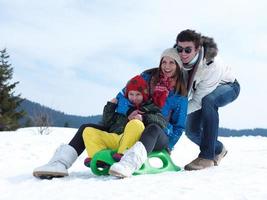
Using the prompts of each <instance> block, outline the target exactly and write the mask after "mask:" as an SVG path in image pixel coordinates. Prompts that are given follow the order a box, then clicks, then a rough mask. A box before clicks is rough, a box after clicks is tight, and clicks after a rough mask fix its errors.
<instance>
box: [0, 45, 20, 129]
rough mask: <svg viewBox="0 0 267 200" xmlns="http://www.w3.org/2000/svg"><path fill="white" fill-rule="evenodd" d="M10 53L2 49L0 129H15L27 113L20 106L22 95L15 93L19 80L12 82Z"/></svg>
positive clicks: (0, 55)
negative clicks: (9, 61) (19, 108)
mask: <svg viewBox="0 0 267 200" xmlns="http://www.w3.org/2000/svg"><path fill="white" fill-rule="evenodd" d="M8 58H9V55H8V54H7V52H6V49H3V50H2V51H0V131H8V130H15V129H17V128H18V127H19V119H20V118H22V117H23V116H24V115H25V112H24V111H23V110H18V109H17V108H18V106H19V105H20V103H21V102H22V101H23V100H22V99H21V98H20V95H17V96H16V95H14V89H15V87H16V85H17V84H18V83H19V82H15V83H10V80H11V79H12V77H13V68H12V67H11V64H9V63H8Z"/></svg>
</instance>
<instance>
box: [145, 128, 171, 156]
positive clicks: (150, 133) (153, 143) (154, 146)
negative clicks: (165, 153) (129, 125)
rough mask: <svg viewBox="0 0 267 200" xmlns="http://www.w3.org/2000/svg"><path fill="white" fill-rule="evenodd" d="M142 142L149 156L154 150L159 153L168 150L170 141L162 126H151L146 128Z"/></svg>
mask: <svg viewBox="0 0 267 200" xmlns="http://www.w3.org/2000/svg"><path fill="white" fill-rule="evenodd" d="M140 142H142V144H143V145H144V146H145V148H146V151H147V154H149V153H151V152H152V151H154V150H156V151H159V150H162V149H166V148H168V143H169V139H168V136H167V135H166V134H165V133H164V131H163V130H162V128H161V127H160V126H158V125H157V124H150V125H148V126H147V127H146V128H145V130H144V132H143V134H142V136H141V138H140Z"/></svg>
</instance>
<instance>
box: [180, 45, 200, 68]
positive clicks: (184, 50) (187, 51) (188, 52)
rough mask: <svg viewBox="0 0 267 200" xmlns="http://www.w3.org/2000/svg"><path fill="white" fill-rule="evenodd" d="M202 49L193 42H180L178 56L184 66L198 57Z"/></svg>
mask: <svg viewBox="0 0 267 200" xmlns="http://www.w3.org/2000/svg"><path fill="white" fill-rule="evenodd" d="M199 49H200V48H197V49H196V47H195V45H194V43H193V42H178V44H177V50H178V54H179V56H180V58H181V60H182V62H183V63H184V64H187V63H189V62H190V61H191V60H193V58H194V57H195V56H196V55H197V53H198V51H199Z"/></svg>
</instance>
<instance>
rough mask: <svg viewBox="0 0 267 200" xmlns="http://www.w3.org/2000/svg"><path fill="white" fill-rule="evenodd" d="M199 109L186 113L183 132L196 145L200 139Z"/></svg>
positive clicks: (200, 122)
mask: <svg viewBox="0 0 267 200" xmlns="http://www.w3.org/2000/svg"><path fill="white" fill-rule="evenodd" d="M201 127H202V121H201V110H197V111H195V112H193V113H190V114H189V115H187V119H186V127H185V134H186V136H187V137H188V138H189V139H190V140H191V141H192V142H194V143H195V144H197V145H198V146H199V145H200V141H201V134H202V133H201V132H202V128H201Z"/></svg>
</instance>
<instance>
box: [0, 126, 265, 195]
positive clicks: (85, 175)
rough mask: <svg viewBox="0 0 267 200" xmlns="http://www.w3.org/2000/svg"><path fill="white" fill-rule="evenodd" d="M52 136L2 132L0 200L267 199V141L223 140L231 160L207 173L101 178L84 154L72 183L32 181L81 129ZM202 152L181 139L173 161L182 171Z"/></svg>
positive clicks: (34, 131) (31, 131) (64, 180)
mask: <svg viewBox="0 0 267 200" xmlns="http://www.w3.org/2000/svg"><path fill="white" fill-rule="evenodd" d="M50 131H51V132H50V134H48V135H40V134H39V133H38V130H37V128H23V129H19V130H17V131H15V132H0V152H1V156H0V171H1V175H0V200H7V199H8V200H9V199H27V200H36V199H38V200H41V199H45V200H48V199H49V200H54V199H64V200H68V199H72V200H73V199H84V200H85V199H88V200H98V199H103V200H104V199H105V200H106V199H109V200H120V199H124V200H126V199H127V200H132V199H133V200H139V199H146V200H150V199H151V200H157V199H167V200H171V199H182V200H189V199H190V200H191V199H205V200H221V199H223V200H224V199H227V200H259V199H262V200H266V199H267V191H266V189H265V188H266V185H267V163H266V162H267V161H266V158H267V138H266V137H260V136H259V137H252V136H249V137H229V138H225V137H222V138H220V140H221V141H222V142H223V143H224V144H225V146H226V147H227V149H228V154H227V156H226V157H225V158H224V159H223V160H222V162H221V164H220V166H219V167H213V168H209V169H206V170H200V171H191V172H188V171H181V172H165V173H161V174H154V175H140V176H133V177H131V178H127V179H117V178H114V177H109V176H102V177H99V176H96V175H94V174H92V172H91V171H90V169H89V168H87V167H85V166H84V165H83V160H84V158H85V157H86V154H85V152H84V153H83V154H82V155H81V156H80V157H79V158H78V160H77V161H76V162H75V164H74V165H73V166H72V167H71V168H70V170H69V174H70V175H69V176H68V177H65V178H60V179H52V180H40V179H37V178H35V177H33V176H32V170H33V168H35V167H37V166H39V165H42V164H45V163H46V162H47V161H48V160H49V159H50V157H51V156H52V154H53V153H54V151H55V149H56V148H57V147H58V146H59V145H60V144H62V143H68V142H69V141H70V139H71V138H72V136H73V135H74V134H75V132H76V131H77V129H70V128H50ZM198 152H199V150H198V147H197V146H196V145H194V144H193V143H191V142H190V141H189V140H188V139H187V138H186V137H185V136H182V138H181V139H180V141H179V142H178V144H177V145H176V146H175V149H174V151H173V152H172V155H171V156H172V159H173V161H174V162H175V163H176V164H177V165H178V166H182V167H183V166H184V165H185V164H187V163H188V162H190V161H191V160H192V159H194V158H195V157H196V156H197V155H198Z"/></svg>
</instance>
